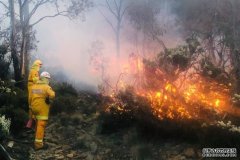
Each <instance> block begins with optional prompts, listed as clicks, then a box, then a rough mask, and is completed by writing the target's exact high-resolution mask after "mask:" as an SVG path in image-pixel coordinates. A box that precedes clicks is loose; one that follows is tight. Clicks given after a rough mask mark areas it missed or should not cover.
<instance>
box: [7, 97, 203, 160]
mask: <svg viewBox="0 0 240 160" xmlns="http://www.w3.org/2000/svg"><path fill="white" fill-rule="evenodd" d="M89 103H92V104H91V105H97V103H95V102H94V101H90V102H89ZM102 130H103V129H102V128H101V125H100V123H99V113H98V112H94V113H91V114H85V113H83V112H82V111H81V110H77V111H76V112H74V113H71V114H66V113H61V114H58V115H55V116H51V117H50V120H49V122H48V125H47V128H46V131H45V139H44V141H45V143H46V144H48V146H49V147H48V149H46V150H39V151H34V149H33V140H34V133H27V132H25V131H23V132H21V133H19V134H18V136H15V137H14V138H11V137H9V138H8V139H6V140H5V141H4V146H5V148H6V150H7V151H8V152H9V154H10V155H11V156H12V158H14V159H17V160H28V159H29V160H55V159H63V160H68V159H69V160H70V159H76V160H195V159H203V158H202V157H201V147H200V145H198V144H196V143H195V144H194V143H187V142H186V141H182V140H177V139H169V138H168V139H164V138H161V137H158V138H157V139H154V138H151V136H150V138H149V136H148V137H144V135H143V136H141V137H140V136H138V135H139V133H138V132H139V130H137V129H136V128H134V127H127V128H122V129H119V130H117V131H115V132H111V133H104V134H103V132H102ZM148 135H151V133H148Z"/></svg>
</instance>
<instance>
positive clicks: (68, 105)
mask: <svg viewBox="0 0 240 160" xmlns="http://www.w3.org/2000/svg"><path fill="white" fill-rule="evenodd" d="M76 101H77V98H76V97H73V96H65V97H63V96H59V97H56V99H55V100H54V101H53V103H52V105H51V114H53V115H56V114H58V113H62V112H65V113H73V112H74V111H76V109H77V103H76Z"/></svg>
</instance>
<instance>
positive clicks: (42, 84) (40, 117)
mask: <svg viewBox="0 0 240 160" xmlns="http://www.w3.org/2000/svg"><path fill="white" fill-rule="evenodd" d="M48 84H49V80H48V79H47V78H41V80H39V81H38V82H37V83H36V84H35V85H33V86H32V87H31V97H30V102H31V110H32V113H33V116H34V117H36V120H37V126H36V135H35V143H34V146H35V149H40V148H42V147H43V137H44V130H45V126H46V123H47V120H48V114H49V107H50V106H49V104H47V103H46V99H47V98H50V99H53V98H54V97H55V92H54V91H53V90H52V88H51V87H50V86H49V85H48Z"/></svg>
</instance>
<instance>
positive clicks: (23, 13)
mask: <svg viewBox="0 0 240 160" xmlns="http://www.w3.org/2000/svg"><path fill="white" fill-rule="evenodd" d="M19 3H20V4H21V1H19ZM20 21H21V27H22V44H21V53H20V54H21V75H22V76H23V77H24V78H25V80H26V79H27V77H28V72H29V55H28V51H29V43H30V42H29V41H30V36H29V32H30V31H29V29H30V27H29V1H28V0H25V1H24V4H23V5H20Z"/></svg>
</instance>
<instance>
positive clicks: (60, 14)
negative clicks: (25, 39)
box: [30, 11, 69, 27]
mask: <svg viewBox="0 0 240 160" xmlns="http://www.w3.org/2000/svg"><path fill="white" fill-rule="evenodd" d="M64 13H68V11H62V12H59V13H56V14H54V15H51V16H44V17H42V18H40V19H39V20H37V21H36V22H34V23H33V24H31V25H30V26H31V27H33V26H35V25H36V24H38V23H39V22H41V21H42V20H44V19H46V18H54V17H57V16H64V17H68V18H69V16H67V15H66V14H64Z"/></svg>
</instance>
